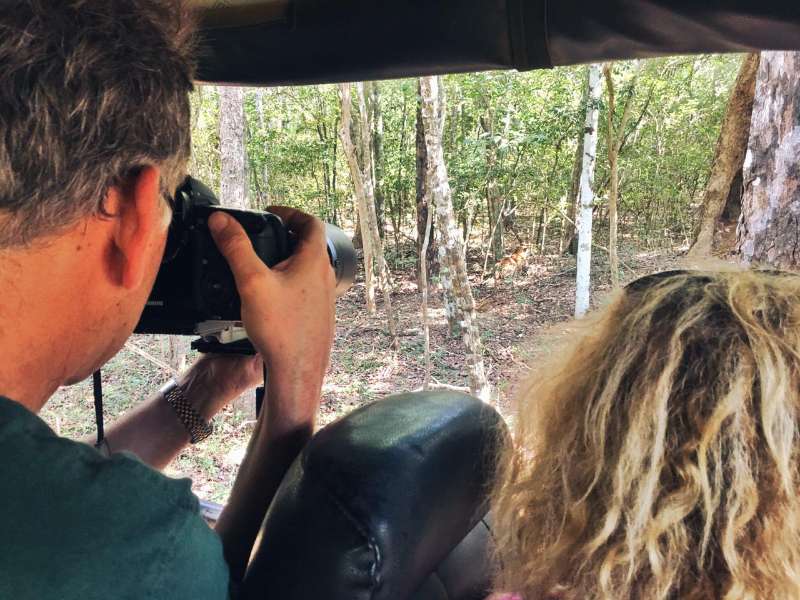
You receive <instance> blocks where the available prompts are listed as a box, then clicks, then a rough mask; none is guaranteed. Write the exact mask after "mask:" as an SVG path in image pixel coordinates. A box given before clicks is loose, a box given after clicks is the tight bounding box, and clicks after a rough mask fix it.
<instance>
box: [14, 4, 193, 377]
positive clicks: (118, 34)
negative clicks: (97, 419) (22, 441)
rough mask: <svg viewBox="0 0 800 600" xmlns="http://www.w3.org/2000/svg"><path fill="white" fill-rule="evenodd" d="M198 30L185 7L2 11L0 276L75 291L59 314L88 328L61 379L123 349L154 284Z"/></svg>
mask: <svg viewBox="0 0 800 600" xmlns="http://www.w3.org/2000/svg"><path fill="white" fill-rule="evenodd" d="M193 33H194V20H193V16H192V14H191V11H190V10H189V8H188V6H187V5H186V3H185V2H184V1H182V0H64V1H61V2H53V1H52V0H11V1H10V2H6V3H4V5H3V8H2V11H0V259H1V260H0V280H2V283H3V284H9V283H10V284H11V285H14V286H15V288H18V290H19V291H20V292H25V291H27V290H28V289H29V288H31V285H32V284H33V283H34V282H33V281H32V279H33V278H34V277H36V278H38V279H39V285H40V287H41V288H42V291H41V295H43V296H47V294H48V292H47V290H48V289H53V290H55V289H60V293H61V294H62V296H63V295H64V294H65V293H66V294H67V295H68V296H69V295H70V294H71V293H72V292H71V291H69V290H72V291H74V295H73V296H72V297H63V298H62V302H61V305H60V306H54V307H53V310H54V311H55V312H54V314H53V318H57V317H58V316H61V315H64V317H65V318H69V314H68V313H69V306H70V305H71V304H70V303H72V304H73V305H74V304H76V303H77V304H80V305H81V310H82V311H83V316H84V317H85V319H86V321H87V322H90V323H93V324H94V325H93V327H94V328H95V329H94V331H93V339H91V340H84V342H85V343H86V345H87V347H89V348H91V350H88V351H87V356H86V357H85V358H84V359H83V360H84V362H86V364H85V365H80V366H79V367H78V370H77V371H76V373H65V376H66V377H67V378H70V379H72V378H75V377H79V376H82V375H84V374H85V373H84V372H83V371H85V370H86V369H90V368H94V367H96V366H98V365H97V364H89V363H97V362H98V361H101V360H104V359H107V358H108V356H110V355H111V354H113V352H115V351H116V350H117V349H118V348H119V346H121V344H122V343H123V342H124V339H125V338H126V337H127V336H128V335H129V334H130V332H131V331H132V329H133V326H134V325H135V323H136V320H137V319H138V316H139V314H140V312H141V309H142V307H143V305H144V302H145V299H146V297H147V294H148V293H149V289H150V287H151V285H152V282H153V279H154V277H155V273H156V271H157V267H158V263H159V260H160V256H161V253H162V251H163V245H164V241H165V237H166V229H167V226H168V223H169V209H168V207H167V205H166V203H165V202H164V197H166V196H168V195H170V194H171V193H172V191H173V190H174V189H175V188H176V186H177V184H178V183H179V182H180V180H181V179H182V178H183V177H184V176H185V172H186V162H187V159H188V156H189V152H190V127H189V125H190V123H189V112H190V109H189V98H188V93H189V91H190V90H191V88H192V79H193V75H194V72H193V60H192V59H193V50H194V48H193ZM34 265H38V266H39V270H40V271H41V272H38V273H33V272H31V271H32V269H34ZM15 266H16V270H15ZM66 277H77V278H78V279H76V280H75V281H72V282H64V281H59V280H58V278H61V279H63V278H66ZM66 284H71V286H72V287H71V288H69V290H68V291H67V292H64V290H63V289H62V288H63V287H64V286H65V285H66ZM8 310H9V307H8V306H5V307H4V306H3V305H2V304H0V320H2V319H8V318H9V315H8V314H6V313H7V311H8ZM65 313H66V314H65ZM75 326H77V324H75Z"/></svg>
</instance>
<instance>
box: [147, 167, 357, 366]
mask: <svg viewBox="0 0 800 600" xmlns="http://www.w3.org/2000/svg"><path fill="white" fill-rule="evenodd" d="M217 211H223V212H225V213H227V214H228V215H230V216H231V217H233V218H234V219H236V220H237V221H238V222H239V223H240V224H241V225H242V227H243V228H244V230H245V232H246V233H247V236H248V237H249V238H250V241H251V243H252V244H253V248H254V250H255V251H256V254H258V256H259V258H261V260H262V261H264V264H266V265H267V266H268V267H273V266H275V265H277V264H278V263H280V262H281V261H283V260H285V259H287V258H288V257H289V256H291V253H292V250H293V247H294V243H293V236H292V234H291V233H290V232H289V231H288V230H287V228H286V227H285V225H284V224H283V222H282V221H281V219H280V217H278V216H277V215H274V214H272V213H269V212H258V211H249V210H235V209H230V208H222V207H220V206H219V200H217V198H216V196H215V195H214V193H213V192H212V191H211V190H210V189H209V188H208V187H206V186H205V185H204V184H202V183H201V182H199V181H197V180H196V179H193V178H191V177H188V178H187V179H186V180H185V181H184V182H183V184H182V185H181V186H180V187H179V188H178V190H177V191H176V192H175V196H174V203H173V215H172V222H171V223H170V227H169V232H168V234H167V244H166V248H165V250H164V257H163V260H162V263H161V268H160V269H159V271H158V275H157V276H156V281H155V284H154V285H153V290H152V292H151V294H150V297H149V298H148V300H147V304H146V305H145V309H144V312H143V313H142V317H141V319H140V320H139V323H138V325H137V326H136V329H135V333H162V334H175V335H199V336H201V338H202V340H201V341H200V344H197V343H196V344H195V347H197V348H198V349H200V350H206V351H212V350H213V351H225V348H223V347H224V346H229V347H230V348H229V349H230V350H231V351H233V350H234V349H236V348H239V349H241V347H242V344H241V342H242V341H244V342H246V337H247V334H246V333H245V331H244V328H243V327H242V324H241V301H240V299H239V294H238V292H237V290H236V285H235V282H234V278H233V274H232V273H231V270H230V267H228V263H227V262H226V260H225V258H224V257H223V256H222V254H221V253H220V252H219V250H218V249H217V246H216V244H215V242H214V239H213V238H212V237H211V232H210V231H209V229H208V217H209V216H210V215H211V214H212V213H214V212H217ZM326 227H327V234H328V256H329V258H330V261H331V266H332V267H333V269H334V271H335V273H336V280H337V292H338V293H339V294H341V293H344V291H346V290H347V289H349V287H350V286H351V285H352V282H353V280H354V278H355V268H356V267H355V250H354V249H353V245H352V242H351V241H350V239H349V238H348V237H347V236H346V235H345V234H344V232H343V231H342V230H341V229H339V228H338V227H335V226H333V225H327V226H326ZM264 301H265V302H269V298H265V299H264ZM237 342H239V345H238V346H237V345H236V343H237ZM248 346H249V344H246V343H245V344H244V349H245V350H247V349H248Z"/></svg>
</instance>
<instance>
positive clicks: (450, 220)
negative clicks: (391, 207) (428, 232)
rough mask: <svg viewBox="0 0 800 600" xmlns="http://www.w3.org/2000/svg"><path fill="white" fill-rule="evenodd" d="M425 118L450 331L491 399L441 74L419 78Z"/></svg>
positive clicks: (477, 388)
mask: <svg viewBox="0 0 800 600" xmlns="http://www.w3.org/2000/svg"><path fill="white" fill-rule="evenodd" d="M420 91H421V96H422V118H423V120H424V124H425V147H426V150H427V155H428V161H427V173H428V185H427V194H428V196H429V197H430V199H431V200H430V206H432V207H435V210H436V225H437V228H438V229H439V239H440V246H439V261H440V273H441V281H442V288H443V291H444V296H445V306H446V312H447V317H448V322H449V324H450V327H451V331H453V330H456V331H458V332H459V333H460V334H461V336H462V339H463V341H464V346H465V349H466V354H467V370H468V378H469V388H470V390H471V391H472V393H473V394H475V395H476V396H478V397H479V398H481V399H482V400H485V401H488V400H489V399H490V397H491V390H490V388H489V382H488V379H487V377H486V369H485V367H484V363H483V345H482V343H481V338H480V332H479V330H478V324H477V322H476V313H475V300H474V298H473V296H472V289H471V287H470V283H469V278H468V276H467V265H466V261H465V260H464V250H463V246H464V240H463V239H462V237H461V230H460V229H459V228H458V223H457V221H456V218H455V214H454V211H453V200H452V195H451V191H450V183H449V181H448V175H447V166H446V165H445V162H444V151H443V149H442V134H443V131H444V98H443V95H442V90H441V80H440V79H439V78H438V77H423V78H421V79H420Z"/></svg>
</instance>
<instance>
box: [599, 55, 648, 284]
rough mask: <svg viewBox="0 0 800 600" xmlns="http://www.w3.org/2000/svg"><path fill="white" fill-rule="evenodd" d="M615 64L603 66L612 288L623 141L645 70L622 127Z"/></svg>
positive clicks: (616, 281)
mask: <svg viewBox="0 0 800 600" xmlns="http://www.w3.org/2000/svg"><path fill="white" fill-rule="evenodd" d="M612 65H613V63H606V64H605V65H604V66H603V74H604V75H605V80H606V91H607V92H608V110H607V114H606V117H607V119H606V149H607V153H608V172H609V187H608V262H609V268H610V269H611V285H612V286H613V287H614V288H618V287H619V256H618V255H617V224H618V223H617V201H618V197H619V167H618V162H619V161H618V159H619V151H620V149H621V148H622V142H623V141H624V140H625V128H626V126H627V125H628V119H629V118H630V116H631V106H632V104H633V102H632V100H633V94H634V89H635V86H636V79H637V78H638V76H639V71H638V69H640V68H641V63H639V67H637V72H636V74H635V75H634V76H633V80H632V81H631V84H630V88H629V92H628V97H627V99H626V100H625V105H624V106H623V108H622V117H621V118H620V121H619V126H615V125H614V117H615V113H616V108H617V95H616V90H615V88H614V74H613V72H612Z"/></svg>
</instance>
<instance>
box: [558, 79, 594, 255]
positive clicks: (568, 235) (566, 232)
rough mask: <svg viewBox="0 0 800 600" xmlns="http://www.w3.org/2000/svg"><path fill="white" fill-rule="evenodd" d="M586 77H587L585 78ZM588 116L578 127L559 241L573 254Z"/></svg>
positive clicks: (562, 249) (583, 97)
mask: <svg viewBox="0 0 800 600" xmlns="http://www.w3.org/2000/svg"><path fill="white" fill-rule="evenodd" d="M584 79H585V78H584ZM587 90H588V84H587V83H586V82H585V81H584V83H583V92H582V94H581V108H582V109H584V111H585V108H586V102H587V100H586V94H587ZM585 120H586V116H585V114H584V116H583V117H582V118H581V121H580V123H578V127H577V138H578V140H577V143H576V144H575V157H574V159H573V160H572V176H571V177H570V180H569V181H570V185H569V193H568V194H567V213H566V215H567V218H566V219H564V218H562V220H561V240H560V241H559V244H558V246H559V252H560V253H564V252H567V251H568V252H569V253H570V254H572V255H577V254H578V245H577V236H578V226H577V223H578V220H577V217H576V215H577V214H578V196H579V194H580V189H581V168H582V167H583V138H584V131H583V129H584V121H585Z"/></svg>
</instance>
